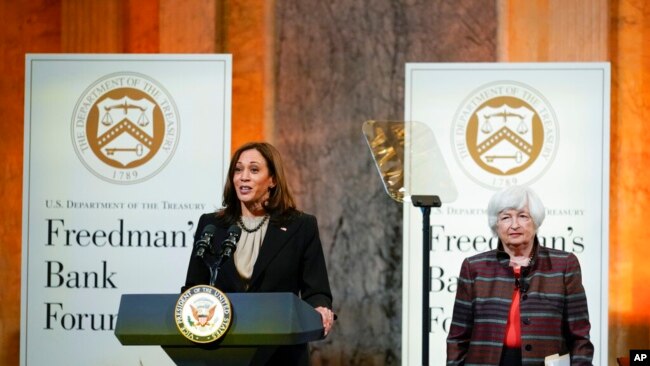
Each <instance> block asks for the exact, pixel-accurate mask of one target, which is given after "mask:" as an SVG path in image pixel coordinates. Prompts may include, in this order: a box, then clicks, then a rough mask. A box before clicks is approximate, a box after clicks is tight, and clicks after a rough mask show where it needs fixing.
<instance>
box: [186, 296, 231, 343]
mask: <svg viewBox="0 0 650 366" xmlns="http://www.w3.org/2000/svg"><path fill="white" fill-rule="evenodd" d="M231 314H232V307H231V305H230V300H229V299H228V297H227V296H226V295H225V294H224V293H223V292H221V291H220V290H219V289H217V288H215V287H212V286H207V285H198V286H194V287H192V288H190V289H188V290H187V291H185V292H183V293H182V294H181V295H180V297H179V298H178V301H177V302H176V307H175V309H174V320H175V323H176V327H177V328H178V331H179V332H180V333H181V334H182V335H183V336H184V337H185V338H187V339H189V340H191V341H192V342H196V343H210V342H214V341H216V340H217V339H219V338H221V337H222V336H223V335H224V334H225V333H226V332H227V331H228V327H229V326H230V321H231V319H232V316H231Z"/></svg>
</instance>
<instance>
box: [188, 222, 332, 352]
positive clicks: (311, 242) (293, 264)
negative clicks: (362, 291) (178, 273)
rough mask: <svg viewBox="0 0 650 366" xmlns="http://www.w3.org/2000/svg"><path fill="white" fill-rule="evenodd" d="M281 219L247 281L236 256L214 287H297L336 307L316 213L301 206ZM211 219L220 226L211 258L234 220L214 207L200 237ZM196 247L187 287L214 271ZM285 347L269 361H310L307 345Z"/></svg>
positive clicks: (317, 302)
mask: <svg viewBox="0 0 650 366" xmlns="http://www.w3.org/2000/svg"><path fill="white" fill-rule="evenodd" d="M277 219H278V218H277V217H271V221H270V222H269V226H268V228H267V230H266V235H265V236H264V240H263V241H262V247H261V248H260V252H259V255H258V257H257V261H256V262H255V266H254V267H253V274H252V276H251V280H250V283H249V284H248V287H246V283H245V282H244V281H242V280H241V279H240V277H239V274H238V273H237V269H236V268H235V264H234V261H233V260H232V259H228V260H227V261H226V262H225V263H224V264H223V265H222V267H221V269H220V271H219V273H218V276H217V280H216V283H215V287H217V288H218V289H220V290H221V291H223V292H293V293H294V294H296V295H298V296H300V298H302V299H303V300H304V301H305V302H307V303H308V304H310V305H311V306H313V307H318V306H324V307H326V308H330V309H331V308H332V292H331V290H330V285H329V280H328V277H327V268H326V267H325V257H324V255H323V248H322V246H321V242H320V236H319V234H318V224H317V221H316V218H315V217H314V216H312V215H308V214H305V213H301V212H298V213H296V214H295V215H293V216H291V219H289V220H284V221H279V220H277ZM208 224H212V225H214V226H215V227H216V228H217V231H216V233H215V235H214V236H213V238H212V245H213V248H212V250H211V253H207V252H206V253H207V254H206V256H208V259H211V258H209V257H210V256H212V253H214V254H216V253H219V251H220V249H221V243H223V241H224V240H225V239H226V238H227V231H228V227H229V225H228V224H227V223H225V222H224V221H223V220H221V219H220V218H218V217H217V216H216V214H215V213H208V214H203V215H202V216H201V218H200V219H199V223H198V226H197V230H196V235H195V242H196V239H198V238H199V236H200V235H201V233H202V232H203V230H204V228H205V226H206V225H208ZM195 251H196V248H193V249H192V256H191V257H190V263H189V267H188V269H187V278H186V280H185V286H183V288H182V291H185V290H186V289H188V288H190V287H192V286H196V285H200V284H209V283H210V271H209V269H208V268H207V266H206V265H205V263H204V262H203V260H202V259H200V258H197V257H196V256H195ZM262 306H263V305H262ZM282 350H284V351H283V352H276V355H275V356H274V358H272V361H269V363H268V364H269V365H272V364H287V365H298V364H307V363H308V358H309V355H308V352H307V347H306V345H299V346H292V347H280V351H282ZM278 362H280V363H278Z"/></svg>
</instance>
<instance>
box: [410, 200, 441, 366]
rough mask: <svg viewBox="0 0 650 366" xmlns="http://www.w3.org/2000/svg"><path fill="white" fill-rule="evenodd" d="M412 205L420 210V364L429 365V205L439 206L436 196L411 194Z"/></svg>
mask: <svg viewBox="0 0 650 366" xmlns="http://www.w3.org/2000/svg"><path fill="white" fill-rule="evenodd" d="M411 202H413V206H415V207H420V210H421V211H422V365H424V366H429V334H430V333H431V309H430V308H429V293H431V265H430V260H429V257H430V253H431V231H430V230H431V207H440V206H442V202H440V197H438V196H411Z"/></svg>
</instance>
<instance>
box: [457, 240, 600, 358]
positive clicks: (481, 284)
mask: <svg viewBox="0 0 650 366" xmlns="http://www.w3.org/2000/svg"><path fill="white" fill-rule="evenodd" d="M501 248H502V244H501V243H500V242H499V249H497V250H491V251H488V252H485V253H480V254H477V255H475V256H472V257H469V258H467V259H465V260H464V261H463V264H462V267H461V270H460V276H459V278H458V290H457V292H456V302H455V303H454V312H453V318H452V323H451V327H450V330H449V335H448V337H447V365H448V366H452V365H454V366H455V365H464V366H479V365H480V366H485V365H498V364H499V361H500V358H501V350H502V348H503V342H504V339H505V333H506V323H507V320H508V312H509V310H510V304H511V303H512V291H513V289H514V288H515V277H514V271H513V269H512V267H510V266H509V256H508V254H507V253H506V252H504V251H503V250H502V249H501ZM533 250H535V251H536V254H535V256H534V260H533V262H532V263H531V265H530V266H529V267H523V268H522V278H523V280H522V282H521V286H522V288H523V289H526V288H527V289H526V292H524V293H522V295H521V303H520V308H519V309H520V313H521V342H522V345H521V352H522V361H523V365H525V366H526V365H544V357H545V356H548V355H552V354H555V353H559V354H565V353H567V352H570V354H571V365H591V364H592V363H591V362H592V358H593V353H594V346H593V344H592V343H591V341H590V340H589V330H590V329H591V325H590V323H589V314H588V311H587V298H586V296H585V291H584V288H583V287H582V276H581V271H580V264H579V263H578V258H576V256H575V255H574V254H572V253H567V252H564V251H560V250H556V249H550V248H546V247H543V246H541V245H539V243H538V241H537V238H535V247H534V249H533Z"/></svg>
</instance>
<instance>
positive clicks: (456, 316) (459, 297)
mask: <svg viewBox="0 0 650 366" xmlns="http://www.w3.org/2000/svg"><path fill="white" fill-rule="evenodd" d="M472 287H473V280H472V279H471V277H470V265H469V261H468V260H467V259H465V260H464V261H463V264H462V265H461V269H460V275H459V276H458V289H457V291H456V300H455V302H454V312H453V315H452V321H451V326H450V327H449V335H448V336H447V366H456V365H463V364H464V360H465V356H466V355H467V350H468V349H469V342H470V339H471V337H472V328H473V323H474V315H473V313H474V312H473V311H472V292H473V291H472Z"/></svg>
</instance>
